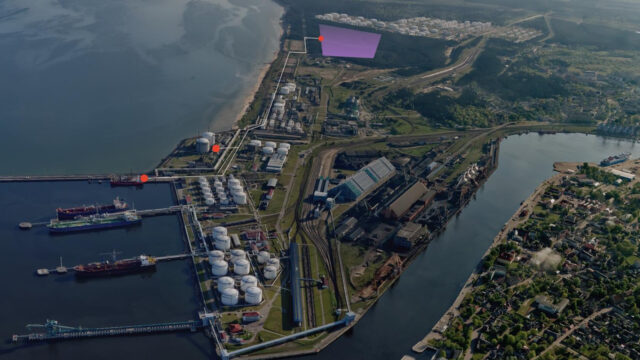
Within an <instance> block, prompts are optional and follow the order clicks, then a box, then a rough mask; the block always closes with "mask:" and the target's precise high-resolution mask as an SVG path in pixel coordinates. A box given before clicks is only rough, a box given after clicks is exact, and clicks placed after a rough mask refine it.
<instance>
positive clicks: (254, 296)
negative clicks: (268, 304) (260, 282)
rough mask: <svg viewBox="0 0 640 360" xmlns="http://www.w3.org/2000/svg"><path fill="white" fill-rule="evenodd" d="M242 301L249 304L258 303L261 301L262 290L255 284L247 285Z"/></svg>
mask: <svg viewBox="0 0 640 360" xmlns="http://www.w3.org/2000/svg"><path fill="white" fill-rule="evenodd" d="M244 301H245V302H246V303H247V304H251V305H257V304H260V303H261V302H262V290H261V289H260V288H259V287H257V286H251V287H248V288H247V290H246V291H245V293H244Z"/></svg>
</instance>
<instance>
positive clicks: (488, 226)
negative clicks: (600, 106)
mask: <svg viewBox="0 0 640 360" xmlns="http://www.w3.org/2000/svg"><path fill="white" fill-rule="evenodd" d="M626 151H628V152H631V153H632V154H633V155H632V157H634V158H637V157H640V146H638V145H636V144H635V143H632V142H629V141H624V140H618V139H605V138H602V137H596V136H587V135H584V134H557V135H542V136H541V135H538V134H528V135H521V136H511V137H509V138H508V139H506V140H504V141H503V142H502V144H501V148H500V161H499V165H498V169H497V170H496V171H495V172H494V173H493V175H491V177H490V178H489V180H488V181H487V182H486V183H485V185H484V186H483V187H482V188H481V189H480V190H479V191H478V193H477V198H476V199H475V200H472V201H471V202H470V203H469V205H468V206H467V207H466V208H465V209H464V210H463V211H462V213H461V214H460V215H459V216H458V217H457V218H455V219H453V220H452V221H451V222H450V223H449V226H448V227H447V229H446V230H445V232H444V233H443V234H442V235H441V236H439V237H438V238H437V239H435V240H434V241H433V242H432V243H431V244H430V245H429V247H428V248H427V250H426V251H425V252H424V253H422V254H421V255H420V256H418V258H417V259H416V260H415V261H414V262H413V263H412V264H411V265H410V266H409V268H408V269H407V270H406V271H405V272H404V273H403V275H402V277H401V278H400V279H399V280H398V281H397V282H396V284H395V285H394V286H393V288H391V289H389V291H387V293H386V294H384V295H383V296H382V298H381V299H380V301H378V303H377V304H376V305H374V306H373V308H372V309H371V310H370V311H369V312H368V313H367V314H366V315H365V316H364V318H363V319H362V320H361V321H360V322H359V323H358V324H357V325H356V326H355V327H354V329H353V330H352V331H351V332H350V333H349V334H347V335H346V336H344V337H342V338H340V339H338V340H337V341H336V342H334V343H333V344H331V345H330V346H329V347H327V348H326V349H325V350H323V351H322V352H320V354H319V355H318V356H316V357H314V358H317V359H327V360H329V359H338V358H343V357H346V356H348V357H349V358H353V359H385V360H387V359H400V358H401V357H402V355H404V354H410V353H411V347H412V346H413V345H414V344H415V343H416V342H418V341H419V340H420V339H422V338H423V337H424V335H426V334H427V333H428V332H429V330H430V329H431V328H432V327H433V325H435V323H436V322H437V321H438V319H439V318H440V317H441V316H442V315H443V314H444V312H445V311H446V310H447V309H448V308H449V306H450V305H451V303H452V302H453V301H454V300H455V298H456V297H457V295H458V292H459V291H460V289H461V288H462V285H464V282H465V281H466V280H467V278H468V277H469V274H471V272H472V271H473V268H474V267H475V266H476V265H477V264H478V262H479V261H480V259H481V257H482V254H484V252H485V251H486V250H487V248H488V247H489V245H490V244H491V242H492V241H493V238H494V237H495V235H496V234H497V233H498V232H499V231H500V229H501V228H502V226H503V225H504V223H505V222H506V221H507V220H508V219H509V217H511V215H513V213H514V212H515V211H516V210H517V208H518V207H519V206H520V202H521V201H522V200H524V199H526V198H527V197H529V195H530V194H531V193H532V192H533V190H534V189H535V188H536V187H537V186H538V185H539V184H540V183H541V182H542V181H543V180H544V179H547V178H549V177H550V176H552V175H553V163H554V162H555V161H591V162H599V161H600V160H601V159H602V158H604V157H606V156H608V155H612V154H618V153H621V152H626Z"/></svg>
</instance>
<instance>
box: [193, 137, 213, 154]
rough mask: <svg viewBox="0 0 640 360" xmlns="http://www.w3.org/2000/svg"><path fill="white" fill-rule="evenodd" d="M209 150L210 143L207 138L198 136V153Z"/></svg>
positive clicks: (204, 152)
mask: <svg viewBox="0 0 640 360" xmlns="http://www.w3.org/2000/svg"><path fill="white" fill-rule="evenodd" d="M209 150H211V143H210V142H209V140H208V139H207V138H203V137H201V138H198V139H197V140H196V151H197V152H198V154H206V153H208V152H209Z"/></svg>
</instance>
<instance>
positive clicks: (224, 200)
mask: <svg viewBox="0 0 640 360" xmlns="http://www.w3.org/2000/svg"><path fill="white" fill-rule="evenodd" d="M220 204H222V205H229V199H227V198H226V197H225V198H220Z"/></svg>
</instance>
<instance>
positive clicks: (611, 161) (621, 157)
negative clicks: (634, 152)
mask: <svg viewBox="0 0 640 360" xmlns="http://www.w3.org/2000/svg"><path fill="white" fill-rule="evenodd" d="M630 156H631V153H622V154H618V155H615V156H609V157H608V158H606V159H603V160H602V161H600V166H611V165H615V164H619V163H621V162H625V161H627V159H629V157H630Z"/></svg>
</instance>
